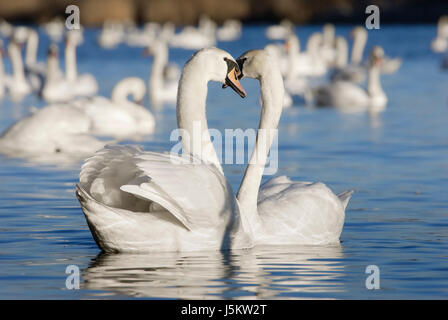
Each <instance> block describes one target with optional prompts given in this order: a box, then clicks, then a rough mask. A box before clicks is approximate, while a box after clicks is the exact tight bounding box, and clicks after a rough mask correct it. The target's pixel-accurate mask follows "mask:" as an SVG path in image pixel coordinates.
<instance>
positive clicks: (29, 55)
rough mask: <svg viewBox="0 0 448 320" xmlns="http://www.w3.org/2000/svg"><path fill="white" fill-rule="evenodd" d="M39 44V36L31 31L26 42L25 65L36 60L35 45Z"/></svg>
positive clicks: (31, 63)
mask: <svg viewBox="0 0 448 320" xmlns="http://www.w3.org/2000/svg"><path fill="white" fill-rule="evenodd" d="M38 45H39V37H38V35H37V33H36V32H34V31H33V32H31V33H30V34H29V36H28V40H27V42H26V53H25V65H27V66H30V65H33V64H35V63H36V61H37V47H38Z"/></svg>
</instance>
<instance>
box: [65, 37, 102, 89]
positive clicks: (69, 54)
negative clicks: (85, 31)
mask: <svg viewBox="0 0 448 320" xmlns="http://www.w3.org/2000/svg"><path fill="white" fill-rule="evenodd" d="M81 41H82V33H81V32H80V31H78V30H70V31H68V32H67V37H66V42H65V78H66V80H67V81H68V82H69V83H70V84H71V85H72V88H73V94H74V95H75V96H92V95H94V94H96V93H97V92H98V83H97V81H96V79H95V77H94V76H93V75H91V74H89V73H85V74H81V75H78V71H77V66H76V46H77V45H78V44H79V43H80V42H81Z"/></svg>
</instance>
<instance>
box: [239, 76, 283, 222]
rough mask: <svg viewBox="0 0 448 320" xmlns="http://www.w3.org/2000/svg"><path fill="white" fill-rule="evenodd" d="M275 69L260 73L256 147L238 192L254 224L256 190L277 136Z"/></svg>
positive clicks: (279, 86)
mask: <svg viewBox="0 0 448 320" xmlns="http://www.w3.org/2000/svg"><path fill="white" fill-rule="evenodd" d="M275 71H277V72H275ZM275 71H274V72H272V73H271V75H272V76H270V77H263V76H262V77H261V79H260V90H261V101H262V107H261V116H260V123H259V126H258V131H257V138H256V142H255V147H254V150H253V151H252V155H251V158H250V160H249V164H248V166H247V168H246V172H245V173H244V178H243V181H242V182H241V186H240V189H239V190H238V195H237V199H238V202H239V204H240V207H241V210H242V213H244V214H245V215H247V216H248V218H249V219H250V220H251V221H252V222H253V223H256V220H257V218H258V214H257V203H258V192H259V189H260V184H261V180H262V177H263V172H264V168H265V165H266V161H267V157H268V154H269V150H270V148H271V145H272V143H273V141H274V138H276V137H277V128H278V123H279V121H280V116H281V113H282V105H283V103H282V102H283V94H284V87H283V80H282V77H281V74H280V73H279V72H278V70H275Z"/></svg>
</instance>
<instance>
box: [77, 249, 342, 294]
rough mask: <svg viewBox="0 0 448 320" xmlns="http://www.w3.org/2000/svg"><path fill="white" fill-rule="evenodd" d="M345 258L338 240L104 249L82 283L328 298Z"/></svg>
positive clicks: (150, 290) (134, 289) (122, 290)
mask: <svg viewBox="0 0 448 320" xmlns="http://www.w3.org/2000/svg"><path fill="white" fill-rule="evenodd" d="M341 259H343V254H342V252H341V248H340V247H339V246H333V247H293V246H291V247H288V250H286V251H285V248H284V247H282V248H280V247H263V248H253V249H250V250H238V251H231V252H194V253H154V254H100V255H98V256H97V257H96V259H95V260H94V262H93V263H92V264H91V265H90V266H89V267H88V268H86V269H84V270H83V272H82V279H83V284H82V287H83V288H84V289H88V290H100V291H101V293H100V296H104V291H106V292H110V294H111V295H125V296H132V297H151V298H178V297H182V298H185V299H217V298H232V299H254V298H256V299H274V298H278V297H281V298H285V297H287V296H288V294H294V293H300V294H310V293H315V294H317V296H319V295H318V294H319V293H322V295H321V296H320V297H326V298H328V297H330V296H331V294H333V293H334V292H338V291H343V290H344V288H343V284H342V283H341V284H340V285H337V283H338V282H337V281H338V278H340V277H342V276H343V274H344V267H343V265H342V264H341V263H340V261H341ZM335 284H336V285H335ZM92 295H94V296H95V292H93V293H92Z"/></svg>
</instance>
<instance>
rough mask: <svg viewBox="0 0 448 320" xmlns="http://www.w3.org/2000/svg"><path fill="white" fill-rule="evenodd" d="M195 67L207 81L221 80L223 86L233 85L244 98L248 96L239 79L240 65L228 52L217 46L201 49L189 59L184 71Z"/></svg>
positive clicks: (199, 75)
mask: <svg viewBox="0 0 448 320" xmlns="http://www.w3.org/2000/svg"><path fill="white" fill-rule="evenodd" d="M193 67H194V68H195V71H196V70H200V71H201V72H197V71H196V72H197V76H198V77H203V78H205V79H206V80H207V82H208V81H216V82H220V83H222V84H223V86H222V87H223V88H226V87H231V88H232V89H233V90H234V91H235V92H236V93H238V94H239V95H240V96H241V97H242V98H245V97H246V91H245V90H244V88H243V87H242V86H241V84H240V81H239V77H240V73H241V71H240V67H239V65H238V63H237V62H236V61H235V59H234V58H233V57H232V56H231V55H230V54H229V53H228V52H226V51H224V50H221V49H218V48H215V47H210V48H205V49H201V50H199V51H197V52H196V53H195V54H194V55H193V56H192V57H191V58H190V60H188V62H187V63H186V65H185V67H184V72H186V71H187V72H188V70H189V69H190V68H193ZM190 70H191V69H190ZM195 71H191V72H192V73H193V72H195ZM198 81H199V79H198Z"/></svg>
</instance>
